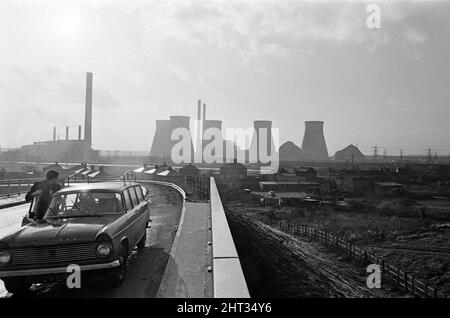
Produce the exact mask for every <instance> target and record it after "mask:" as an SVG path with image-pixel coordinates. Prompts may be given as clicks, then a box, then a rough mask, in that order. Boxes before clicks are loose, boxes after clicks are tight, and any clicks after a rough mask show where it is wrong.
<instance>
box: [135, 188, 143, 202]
mask: <svg viewBox="0 0 450 318" xmlns="http://www.w3.org/2000/svg"><path fill="white" fill-rule="evenodd" d="M135 189H136V193H137V196H138V199H139V202H142V201H144V194H143V193H142V187H136V188H135Z"/></svg>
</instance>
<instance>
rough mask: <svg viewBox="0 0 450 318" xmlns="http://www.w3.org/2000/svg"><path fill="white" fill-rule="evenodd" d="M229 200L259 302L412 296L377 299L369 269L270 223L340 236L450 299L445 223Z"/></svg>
mask: <svg viewBox="0 0 450 318" xmlns="http://www.w3.org/2000/svg"><path fill="white" fill-rule="evenodd" d="M223 201H224V203H225V206H226V209H227V211H228V212H227V213H228V214H227V216H228V218H229V222H230V224H231V226H232V232H233V236H235V240H236V245H237V247H238V251H239V255H240V257H241V261H242V262H243V267H244V271H245V272H246V277H247V279H248V281H249V285H250V287H251V290H253V291H254V293H255V294H256V295H257V296H261V297H273V296H274V297H410V295H405V294H403V292H402V291H400V290H398V289H397V288H396V287H395V286H393V285H391V284H389V283H387V282H386V283H385V284H384V285H383V288H384V289H383V290H379V291H377V292H376V293H374V292H373V290H372V291H369V290H367V287H366V283H365V280H366V278H367V274H366V273H365V268H363V267H361V266H358V264H351V263H350V262H349V261H348V259H347V258H346V257H345V255H341V254H339V252H338V251H335V250H332V249H327V248H326V247H324V246H323V245H321V244H319V243H317V242H312V241H310V240H309V239H307V238H303V237H297V236H296V237H291V236H290V235H288V234H285V233H281V232H279V231H277V230H274V229H272V228H270V227H268V226H266V225H264V224H263V223H266V222H267V221H268V220H269V219H271V220H273V219H276V220H280V219H284V220H288V221H290V222H292V223H299V224H304V225H309V226H312V227H317V228H318V229H321V230H326V231H328V232H331V233H333V234H336V235H338V236H340V237H342V238H345V239H347V240H350V241H352V242H353V243H354V244H356V245H358V246H361V247H364V248H367V249H368V250H370V251H371V252H373V254H375V255H377V256H379V257H382V258H383V259H385V260H386V261H388V262H389V263H391V264H393V265H394V266H397V267H399V268H401V269H402V270H406V271H407V272H409V273H411V274H413V275H414V276H415V277H417V278H420V279H426V280H427V281H428V282H429V284H430V286H433V287H434V286H436V287H438V288H439V291H440V292H442V293H444V295H449V294H450V272H449V269H450V245H449V244H450V229H449V228H448V227H447V226H446V224H441V223H440V222H438V221H429V220H421V219H420V218H398V217H392V216H379V215H361V214H356V215H355V214H349V213H345V212H336V211H333V212H330V211H309V212H308V211H301V212H299V211H298V210H296V209H289V208H274V207H271V208H269V207H267V208H266V207H259V206H256V205H255V204H254V203H252V202H251V200H246V199H245V195H244V196H242V195H238V196H234V195H226V194H225V195H224V196H223ZM243 216H248V217H251V219H250V220H251V221H248V220H247V221H246V218H242V217H243ZM258 220H259V221H263V222H258ZM246 227H247V228H246ZM248 228H252V229H253V230H252V231H249V230H248ZM277 240H278V243H276V242H277ZM285 242H289V244H288V245H286V243H285ZM327 277H328V278H327ZM350 286H351V288H350Z"/></svg>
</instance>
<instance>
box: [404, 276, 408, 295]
mask: <svg viewBox="0 0 450 318" xmlns="http://www.w3.org/2000/svg"><path fill="white" fill-rule="evenodd" d="M404 279H405V291H408V272H405V278H404Z"/></svg>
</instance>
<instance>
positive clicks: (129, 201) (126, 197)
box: [123, 189, 133, 211]
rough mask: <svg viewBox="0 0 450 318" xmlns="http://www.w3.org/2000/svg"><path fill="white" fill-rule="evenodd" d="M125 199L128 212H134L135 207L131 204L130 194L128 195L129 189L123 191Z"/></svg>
mask: <svg viewBox="0 0 450 318" xmlns="http://www.w3.org/2000/svg"><path fill="white" fill-rule="evenodd" d="M123 197H124V200H125V208H126V210H127V211H129V210H132V209H133V205H132V204H131V198H130V194H129V193H128V189H126V190H124V191H123Z"/></svg>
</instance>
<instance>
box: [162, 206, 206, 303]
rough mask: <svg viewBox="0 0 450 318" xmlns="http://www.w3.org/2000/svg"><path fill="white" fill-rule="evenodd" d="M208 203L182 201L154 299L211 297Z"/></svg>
mask: <svg viewBox="0 0 450 318" xmlns="http://www.w3.org/2000/svg"><path fill="white" fill-rule="evenodd" d="M209 216H210V207H209V204H208V203H192V202H186V205H185V210H184V211H183V214H182V216H181V220H180V226H179V232H178V233H177V236H176V237H175V241H174V245H173V248H172V251H171V255H170V259H169V262H168V264H167V267H166V271H165V273H164V277H163V280H162V282H161V286H160V288H159V291H158V295H157V297H161V298H204V297H212V274H211V273H210V272H208V267H209V266H211V261H212V254H211V246H210V245H208V242H210V240H211V239H210V231H209V226H210V218H209Z"/></svg>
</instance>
